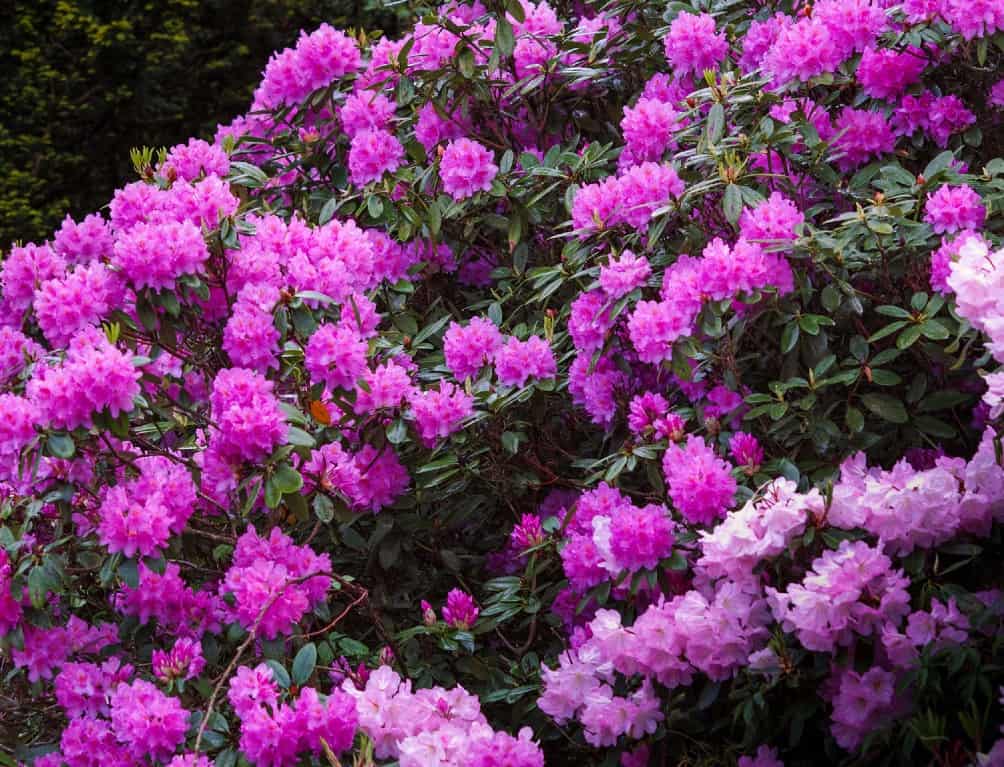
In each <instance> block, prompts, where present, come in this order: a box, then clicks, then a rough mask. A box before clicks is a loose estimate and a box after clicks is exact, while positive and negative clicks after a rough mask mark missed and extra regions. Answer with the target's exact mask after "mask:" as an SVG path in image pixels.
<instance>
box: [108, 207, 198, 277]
mask: <svg viewBox="0 0 1004 767" xmlns="http://www.w3.org/2000/svg"><path fill="white" fill-rule="evenodd" d="M208 259H209V248H208V247H207V246H206V241H205V240H204V239H203V237H202V232H201V230H200V229H199V227H198V226H197V225H196V224H194V223H192V222H191V221H164V222H163V223H138V224H136V225H135V226H133V227H131V228H130V229H129V231H127V232H124V233H123V234H120V235H119V236H118V237H117V238H116V240H115V248H114V252H113V253H112V258H111V261H112V264H113V265H114V266H115V267H117V268H118V269H119V270H120V271H121V273H122V275H123V277H125V279H126V280H128V282H129V283H130V284H132V285H133V286H135V287H137V288H153V289H154V290H163V289H165V288H174V283H175V281H176V280H177V279H178V278H179V277H181V276H182V275H185V274H199V273H201V272H202V267H203V265H204V264H205V263H206V261H207V260H208Z"/></svg>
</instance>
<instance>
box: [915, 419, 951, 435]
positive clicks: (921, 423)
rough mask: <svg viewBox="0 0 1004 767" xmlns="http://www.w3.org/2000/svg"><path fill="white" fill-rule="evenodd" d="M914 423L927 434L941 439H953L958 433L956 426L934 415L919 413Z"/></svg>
mask: <svg viewBox="0 0 1004 767" xmlns="http://www.w3.org/2000/svg"><path fill="white" fill-rule="evenodd" d="M913 425H914V426H916V427H917V428H918V429H920V430H921V431H922V432H924V433H925V434H930V435H931V436H932V437H939V438H941V439H951V438H952V437H954V436H955V434H956V432H955V427H954V426H952V425H951V424H948V423H945V422H944V421H942V420H941V419H940V418H935V417H934V416H933V415H918V416H917V417H916V418H914V419H913Z"/></svg>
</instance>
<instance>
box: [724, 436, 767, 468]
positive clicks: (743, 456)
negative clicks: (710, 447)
mask: <svg viewBox="0 0 1004 767" xmlns="http://www.w3.org/2000/svg"><path fill="white" fill-rule="evenodd" d="M729 450H730V451H732V457H733V459H735V462H736V465H737V466H741V467H742V468H743V471H744V472H746V474H748V475H749V476H753V475H754V474H756V472H757V471H758V470H759V469H760V464H761V463H763V448H762V447H760V442H759V440H757V438H756V437H754V436H753V435H752V434H746V433H745V432H742V431H738V432H736V433H735V434H733V435H732V437H731V438H730V439H729Z"/></svg>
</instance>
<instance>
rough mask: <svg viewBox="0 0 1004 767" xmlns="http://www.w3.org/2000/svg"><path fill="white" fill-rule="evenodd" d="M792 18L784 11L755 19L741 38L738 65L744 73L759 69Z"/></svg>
mask: <svg viewBox="0 0 1004 767" xmlns="http://www.w3.org/2000/svg"><path fill="white" fill-rule="evenodd" d="M794 23H795V21H794V19H792V18H791V16H788V15H787V14H785V13H781V12H778V13H775V14H774V15H773V16H769V17H768V18H766V19H755V20H754V21H753V22H752V23H751V24H750V25H749V28H748V29H747V30H746V35H745V37H744V38H743V41H742V44H743V49H742V55H741V56H740V57H739V66H740V68H741V69H742V71H743V72H744V73H745V74H749V73H751V72H754V71H756V70H757V69H760V67H761V66H762V65H763V61H764V57H765V56H766V55H767V53H768V52H769V51H770V49H771V46H773V45H774V43H775V41H776V40H777V38H778V36H779V35H780V34H781V32H782V31H783V30H785V29H787V28H788V27H790V26H791V25H792V24H794Z"/></svg>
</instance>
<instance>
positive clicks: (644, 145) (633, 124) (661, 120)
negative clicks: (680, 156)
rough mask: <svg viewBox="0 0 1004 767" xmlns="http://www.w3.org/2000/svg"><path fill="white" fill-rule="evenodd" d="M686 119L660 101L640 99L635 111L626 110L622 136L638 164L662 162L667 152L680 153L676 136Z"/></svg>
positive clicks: (628, 108) (633, 108)
mask: <svg viewBox="0 0 1004 767" xmlns="http://www.w3.org/2000/svg"><path fill="white" fill-rule="evenodd" d="M682 119H683V118H682V115H681V114H680V113H679V112H677V110H676V109H675V108H674V107H673V106H672V105H671V104H667V103H666V102H664V101H659V100H658V99H646V98H642V99H639V100H638V102H637V103H636V104H635V105H634V106H633V107H624V118H623V119H622V120H621V132H622V133H623V134H624V143H625V145H626V151H627V152H629V153H630V157H631V158H632V159H633V160H634V161H635V162H644V161H646V160H652V161H656V162H658V161H659V160H661V159H662V156H663V154H664V153H665V152H666V151H667V150H670V149H672V150H675V149H676V141H675V139H674V136H675V134H676V132H677V131H678V130H679V129H680V127H681V123H682Z"/></svg>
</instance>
